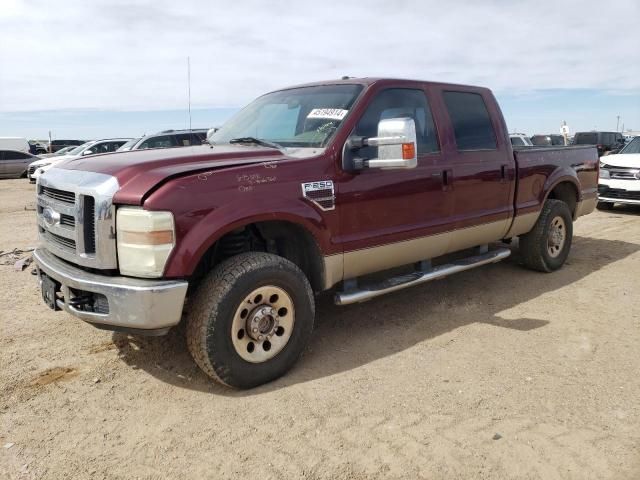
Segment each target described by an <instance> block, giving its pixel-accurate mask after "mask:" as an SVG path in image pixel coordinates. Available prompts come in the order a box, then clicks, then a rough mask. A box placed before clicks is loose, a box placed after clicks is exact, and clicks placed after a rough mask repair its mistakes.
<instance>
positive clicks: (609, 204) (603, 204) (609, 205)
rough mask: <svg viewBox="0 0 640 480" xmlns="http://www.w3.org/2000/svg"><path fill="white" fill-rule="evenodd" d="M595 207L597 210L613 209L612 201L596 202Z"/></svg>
mask: <svg viewBox="0 0 640 480" xmlns="http://www.w3.org/2000/svg"><path fill="white" fill-rule="evenodd" d="M596 208H597V209H598V210H613V202H598V204H597V205H596Z"/></svg>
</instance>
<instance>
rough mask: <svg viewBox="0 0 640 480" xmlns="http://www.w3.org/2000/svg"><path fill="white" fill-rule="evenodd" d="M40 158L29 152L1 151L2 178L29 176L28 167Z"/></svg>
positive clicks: (0, 170) (0, 171) (0, 172)
mask: <svg viewBox="0 0 640 480" xmlns="http://www.w3.org/2000/svg"><path fill="white" fill-rule="evenodd" d="M34 160H38V157H36V156H35V155H31V154H30V153H28V152H19V151H17V150H0V178H21V177H26V176H27V167H28V166H29V164H30V163H31V162H33V161H34Z"/></svg>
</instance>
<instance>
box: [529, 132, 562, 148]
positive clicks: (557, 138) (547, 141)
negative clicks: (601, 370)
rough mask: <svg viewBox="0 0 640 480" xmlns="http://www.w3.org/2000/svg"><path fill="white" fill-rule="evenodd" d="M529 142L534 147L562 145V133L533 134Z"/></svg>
mask: <svg viewBox="0 0 640 480" xmlns="http://www.w3.org/2000/svg"><path fill="white" fill-rule="evenodd" d="M531 143H533V144H534V145H535V146H536V147H551V146H563V145H564V137H563V136H562V135H555V134H551V135H534V136H533V137H531Z"/></svg>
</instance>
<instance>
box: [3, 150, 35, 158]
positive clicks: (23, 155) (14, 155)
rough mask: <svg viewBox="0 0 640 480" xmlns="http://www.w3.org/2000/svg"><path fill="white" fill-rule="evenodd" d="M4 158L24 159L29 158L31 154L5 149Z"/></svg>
mask: <svg viewBox="0 0 640 480" xmlns="http://www.w3.org/2000/svg"><path fill="white" fill-rule="evenodd" d="M3 158H4V160H24V159H25V158H29V155H27V154H26V153H23V152H16V151H13V150H5V152H4V157H3Z"/></svg>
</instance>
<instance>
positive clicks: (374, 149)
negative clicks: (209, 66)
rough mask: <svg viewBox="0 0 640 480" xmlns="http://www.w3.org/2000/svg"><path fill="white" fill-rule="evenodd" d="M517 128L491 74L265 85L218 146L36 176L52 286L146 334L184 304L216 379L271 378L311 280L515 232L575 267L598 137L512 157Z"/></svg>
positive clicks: (531, 255) (491, 247) (410, 261)
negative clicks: (476, 78) (478, 82)
mask: <svg viewBox="0 0 640 480" xmlns="http://www.w3.org/2000/svg"><path fill="white" fill-rule="evenodd" d="M507 132H508V131H507V128H506V126H505V122H504V120H503V117H502V114H501V112H500V109H499V107H498V104H497V103H496V100H495V98H494V96H493V95H492V93H491V92H490V91H489V90H488V89H485V88H478V87H469V86H462V85H450V84H443V83H432V82H421V81H409V80H392V79H343V80H340V81H329V82H321V83H314V84H309V85H303V86H299V87H294V88H288V89H284V90H279V91H276V92H272V93H269V94H266V95H264V96H262V97H260V98H258V99H257V100H255V101H254V102H253V103H251V104H250V105H249V106H247V107H246V108H244V109H243V110H241V111H240V112H239V113H238V114H237V115H236V116H235V117H233V118H232V119H231V120H229V121H228V122H227V123H226V124H225V125H224V126H223V127H222V128H221V129H220V130H218V131H217V132H215V133H213V134H212V135H211V136H210V137H209V144H208V145H202V146H197V147H188V148H177V149H162V150H144V151H133V152H127V153H113V154H105V155H97V156H90V157H84V158H79V159H75V160H69V161H66V162H64V163H63V164H61V165H59V166H57V167H56V168H53V169H51V170H49V171H48V172H46V174H44V175H43V176H42V177H41V178H40V179H39V181H38V185H37V222H38V229H39V236H40V240H41V246H40V247H39V248H38V249H36V251H35V252H34V258H35V262H36V264H37V270H38V276H39V279H40V283H41V288H42V297H43V299H44V301H45V302H46V303H47V304H48V305H49V306H50V307H51V308H53V309H62V310H64V311H66V312H68V313H70V314H71V315H74V316H76V317H78V318H80V319H82V320H85V321H87V322H89V323H92V324H93V325H95V326H97V327H100V328H106V329H112V330H124V331H128V332H133V333H138V334H141V333H146V334H164V333H166V332H167V331H168V330H169V329H170V328H171V327H173V326H175V325H177V324H178V323H179V322H180V321H181V318H182V317H183V311H184V317H185V319H184V321H186V323H187V325H186V336H187V341H188V348H189V350H190V352H191V354H192V355H193V358H194V359H195V361H196V363H197V364H198V365H199V366H200V367H201V368H202V370H204V371H205V372H206V373H207V375H209V376H210V377H212V378H214V379H216V380H218V381H220V382H222V383H224V384H227V385H230V386H234V387H239V388H248V387H253V386H255V385H259V384H261V383H264V382H267V381H270V380H272V379H274V378H277V377H278V376H280V375H282V374H283V373H284V372H286V371H287V370H288V369H289V368H290V367H291V366H292V365H293V364H294V362H295V361H296V359H297V358H298V356H299V355H300V353H301V352H302V350H303V349H304V347H305V344H306V343H307V342H308V341H309V339H310V337H311V333H312V328H313V324H314V314H315V312H314V293H317V292H321V291H324V290H328V289H335V292H336V293H335V301H336V302H337V303H338V304H342V305H344V304H350V303H354V302H361V301H364V300H367V299H370V298H373V297H376V296H378V295H382V294H384V293H388V292H392V291H395V290H398V289H401V288H403V287H408V286H411V285H416V284H420V283H422V282H426V281H429V280H433V279H437V278H442V277H444V276H447V275H450V274H452V273H456V272H459V271H463V270H467V269H470V268H473V267H476V266H480V265H484V264H487V263H493V262H496V261H499V260H501V259H503V258H505V257H507V256H508V255H509V254H510V252H511V250H510V249H509V248H506V245H505V244H504V243H501V242H503V241H504V242H508V241H509V240H510V239H512V238H514V237H519V248H520V252H521V256H522V262H523V263H524V265H525V266H527V267H529V268H532V269H534V270H539V271H543V272H550V271H553V270H556V269H558V268H560V267H561V266H562V264H563V263H564V261H565V259H566V258H567V255H568V254H569V249H570V246H571V239H572V222H573V221H574V220H575V219H576V218H578V217H579V216H581V215H584V214H587V213H590V212H591V211H592V210H593V209H594V208H595V205H596V203H597V183H598V154H597V151H596V149H595V147H589V146H588V147H571V148H526V149H522V150H515V151H514V150H513V149H512V146H511V142H510V141H509V134H508V133H507ZM454 252H456V255H448V254H453V253H454ZM452 257H455V258H454V259H451V258H452ZM400 267H403V268H400ZM408 267H409V268H408ZM381 272H385V273H381ZM390 272H391V273H390ZM373 273H377V274H376V275H370V274H373ZM372 277H377V279H376V280H375V281H374V280H372ZM381 278H382V279H381Z"/></svg>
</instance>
